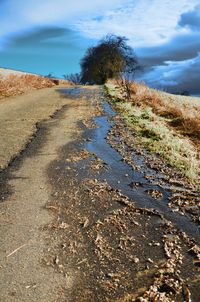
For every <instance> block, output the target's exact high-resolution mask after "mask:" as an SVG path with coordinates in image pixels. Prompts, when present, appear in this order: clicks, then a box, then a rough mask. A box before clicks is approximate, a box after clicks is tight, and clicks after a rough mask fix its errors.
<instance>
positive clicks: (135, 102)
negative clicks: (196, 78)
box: [106, 82, 200, 185]
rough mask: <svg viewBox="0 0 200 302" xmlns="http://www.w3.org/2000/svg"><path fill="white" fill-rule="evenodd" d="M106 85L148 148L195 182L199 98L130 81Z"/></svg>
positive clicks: (199, 140) (199, 167) (197, 173)
mask: <svg viewBox="0 0 200 302" xmlns="http://www.w3.org/2000/svg"><path fill="white" fill-rule="evenodd" d="M129 86H130V87H129V88H130V97H129V100H128V99H127V97H126V92H125V90H124V87H123V86H119V83H117V82H111V83H109V84H107V85H106V89H107V92H108V94H109V95H110V96H111V98H112V100H113V102H112V103H113V104H114V106H115V108H116V109H117V110H118V111H120V112H121V114H122V115H123V117H124V119H125V121H126V123H127V124H128V125H129V126H130V127H131V128H132V129H133V130H134V132H135V133H136V134H137V138H138V140H139V141H140V143H142V144H143V145H144V146H145V148H147V149H148V150H149V151H151V152H154V153H157V154H160V155H161V156H162V157H163V158H165V159H166V160H167V161H168V162H169V164H170V165H172V166H174V167H176V168H177V169H178V170H179V171H181V172H182V174H183V175H184V176H186V177H187V178H188V179H189V180H190V181H191V182H192V183H193V184H196V185H198V183H199V176H200V158H199V151H200V98H194V97H186V96H176V95H171V94H168V93H165V92H161V91H157V90H154V89H150V88H149V87H147V86H145V85H144V84H142V83H141V84H140V83H136V82H132V83H129Z"/></svg>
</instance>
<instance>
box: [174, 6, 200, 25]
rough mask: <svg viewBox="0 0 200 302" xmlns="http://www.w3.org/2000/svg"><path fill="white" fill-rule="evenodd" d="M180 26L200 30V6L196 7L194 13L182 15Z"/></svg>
mask: <svg viewBox="0 0 200 302" xmlns="http://www.w3.org/2000/svg"><path fill="white" fill-rule="evenodd" d="M178 25H179V26H181V27H188V28H190V29H192V30H200V5H198V6H196V7H195V8H194V10H193V11H190V12H187V13H184V14H182V15H181V18H180V21H179V23H178Z"/></svg>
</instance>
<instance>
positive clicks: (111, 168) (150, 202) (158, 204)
mask: <svg viewBox="0 0 200 302" xmlns="http://www.w3.org/2000/svg"><path fill="white" fill-rule="evenodd" d="M61 93H63V94H64V95H66V94H67V95H68V96H71V97H74V98H78V97H80V96H82V95H84V94H85V91H84V89H82V88H72V89H63V90H62V91H61ZM87 93H88V92H87ZM86 97H87V95H86ZM102 104H103V109H104V114H103V115H102V116H99V117H96V118H94V122H95V123H96V125H97V128H96V129H93V131H92V133H91V138H92V139H91V141H89V142H86V143H85V148H86V149H87V150H88V151H89V152H91V153H94V154H96V155H97V156H98V157H99V158H100V159H101V160H102V161H103V162H105V163H106V165H107V169H105V171H104V172H103V173H102V174H101V176H100V177H99V180H103V179H106V180H107V182H108V184H110V185H111V186H112V187H113V188H115V189H119V190H121V192H122V193H123V194H124V195H126V196H128V197H129V198H130V199H132V200H133V201H134V202H135V204H136V206H139V207H143V208H147V209H155V210H156V211H158V212H159V213H160V214H162V215H164V217H165V218H166V219H167V220H169V221H171V222H172V223H173V225H174V226H175V227H176V228H178V229H179V230H181V231H184V232H185V233H186V234H187V235H188V236H190V237H192V238H194V239H195V240H196V242H197V243H199V244H200V232H199V228H198V226H197V224H195V223H193V222H192V221H191V220H190V219H189V218H188V217H187V216H184V215H181V214H179V213H177V212H173V211H172V210H171V209H170V208H169V207H168V205H167V204H168V197H169V196H170V193H169V192H168V191H167V190H163V189H162V188H160V187H158V186H157V185H154V184H152V183H151V182H150V181H149V180H147V179H146V178H145V177H144V173H143V171H142V170H141V171H137V170H133V169H132V167H131V166H130V165H128V164H126V163H125V162H124V161H123V158H122V156H121V155H120V154H119V153H118V152H117V151H116V150H115V149H113V148H112V147H111V146H110V144H109V143H108V141H107V139H106V138H107V135H108V132H109V130H110V129H111V127H112V122H111V121H110V117H112V116H114V115H115V112H114V111H113V110H112V108H111V107H110V105H109V104H108V103H107V102H106V100H104V101H103V102H102ZM133 158H134V161H135V162H136V163H137V164H138V165H142V164H143V162H144V157H143V156H142V155H140V156H138V155H136V154H134V153H133ZM148 175H155V171H154V170H151V169H150V168H148ZM157 176H158V177H162V175H157ZM133 182H140V183H142V187H138V188H132V187H131V186H130V184H131V183H133ZM149 189H151V190H152V189H153V190H159V191H160V192H162V194H163V198H162V199H160V200H159V201H158V200H156V199H154V198H152V197H150V196H149V195H148V194H147V193H146V191H147V190H149Z"/></svg>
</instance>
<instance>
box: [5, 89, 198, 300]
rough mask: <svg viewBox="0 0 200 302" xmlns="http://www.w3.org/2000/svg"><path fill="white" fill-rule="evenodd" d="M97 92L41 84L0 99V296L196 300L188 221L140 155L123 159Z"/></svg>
mask: <svg viewBox="0 0 200 302" xmlns="http://www.w3.org/2000/svg"><path fill="white" fill-rule="evenodd" d="M101 96H102V92H101V90H99V88H95V87H94V88H93V89H91V88H68V89H64V88H62V89H59V90H58V91H56V90H55V89H44V90H41V91H38V92H35V93H31V94H30V95H26V96H21V97H17V98H13V99H10V100H7V101H5V102H2V103H0V123H1V130H0V133H1V135H0V137H1V142H0V145H1V151H0V152H1V158H0V164H1V167H2V171H1V174H0V197H1V200H2V202H1V204H0V224H1V227H0V238H1V239H0V301H5V302H12V301H13V302H14V301H16V302H21V301H24V302H25V301H31V302H32V301H34V302H35V301H38V302H47V301H48V302H51V301H52V302H55V301H60V302H62V301H70V302H71V301H73V302H74V301H87V302H90V301H91V302H94V301H97V302H98V301H99V302H100V301H101V302H102V301H167V302H169V301H174V300H175V301H191V300H190V299H192V301H193V302H198V301H199V299H200V295H199V290H198V288H199V285H200V274H199V261H200V259H199V257H200V249H199V246H198V244H199V233H198V225H197V223H196V222H195V221H192V220H191V217H190V216H187V215H182V214H180V213H177V212H176V211H172V210H171V209H169V207H168V206H167V202H166V201H167V199H168V198H169V197H170V193H169V190H167V189H166V188H165V186H162V188H161V187H159V185H158V179H157V178H159V179H161V175H160V173H158V170H156V169H153V168H151V169H150V168H149V167H148V168H147V167H145V165H144V157H143V154H142V153H141V152H140V153H139V152H138V153H137V154H136V153H134V152H136V151H135V150H132V152H133V153H134V154H133V155H134V156H135V157H134V158H135V160H136V159H137V161H136V162H137V167H135V168H133V167H132V166H131V162H130V161H128V160H127V154H126V152H127V148H126V147H123V148H122V145H120V146H121V149H120V148H119V146H118V143H119V142H120V144H122V140H123V139H122V138H123V136H120V135H119V133H118V134H117V133H116V129H117V131H119V130H121V127H123V125H122V124H121V122H120V124H117V122H116V120H115V119H114V117H115V113H114V112H113V111H112V110H111V108H110V107H109V105H108V104H107V103H106V102H102V100H101ZM94 117H95V120H93V119H92V118H94ZM111 127H113V130H112V128H111ZM123 129H124V130H123V131H125V133H128V132H127V129H125V128H123ZM108 134H109V136H108ZM107 136H108V137H107ZM106 137H107V139H106ZM111 145H112V147H111ZM122 149H123V150H124V151H123V154H120V150H122ZM21 150H23V151H21ZM16 155H17V156H16ZM13 158H15V159H13ZM123 158H124V159H123ZM139 163H140V165H139ZM139 166H140V167H139ZM144 170H145V172H148V174H149V175H151V176H152V175H154V182H153V181H151V180H152V177H151V178H149V179H147V178H145V176H146V174H145V173H144ZM150 179H151V180H150ZM163 179H164V175H163V178H162V180H163ZM165 185H166V183H165ZM150 190H151V193H152V192H154V193H155V192H157V195H158V193H159V192H160V195H159V196H157V197H158V198H154V197H153V196H150V194H149V192H150ZM159 190H160V191H159ZM193 194H195V192H193ZM151 195H152V194H151Z"/></svg>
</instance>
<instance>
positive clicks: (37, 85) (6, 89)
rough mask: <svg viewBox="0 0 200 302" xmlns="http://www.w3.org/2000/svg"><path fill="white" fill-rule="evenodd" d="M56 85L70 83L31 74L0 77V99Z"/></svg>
mask: <svg viewBox="0 0 200 302" xmlns="http://www.w3.org/2000/svg"><path fill="white" fill-rule="evenodd" d="M58 84H65V85H68V84H70V83H69V82H68V81H64V80H56V79H51V78H45V77H42V76H37V75H31V74H22V75H16V74H11V75H9V76H6V77H3V76H0V99H2V98H5V97H9V96H15V95H19V94H23V93H25V92H27V91H30V90H33V89H41V88H47V87H53V86H55V85H58Z"/></svg>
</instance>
